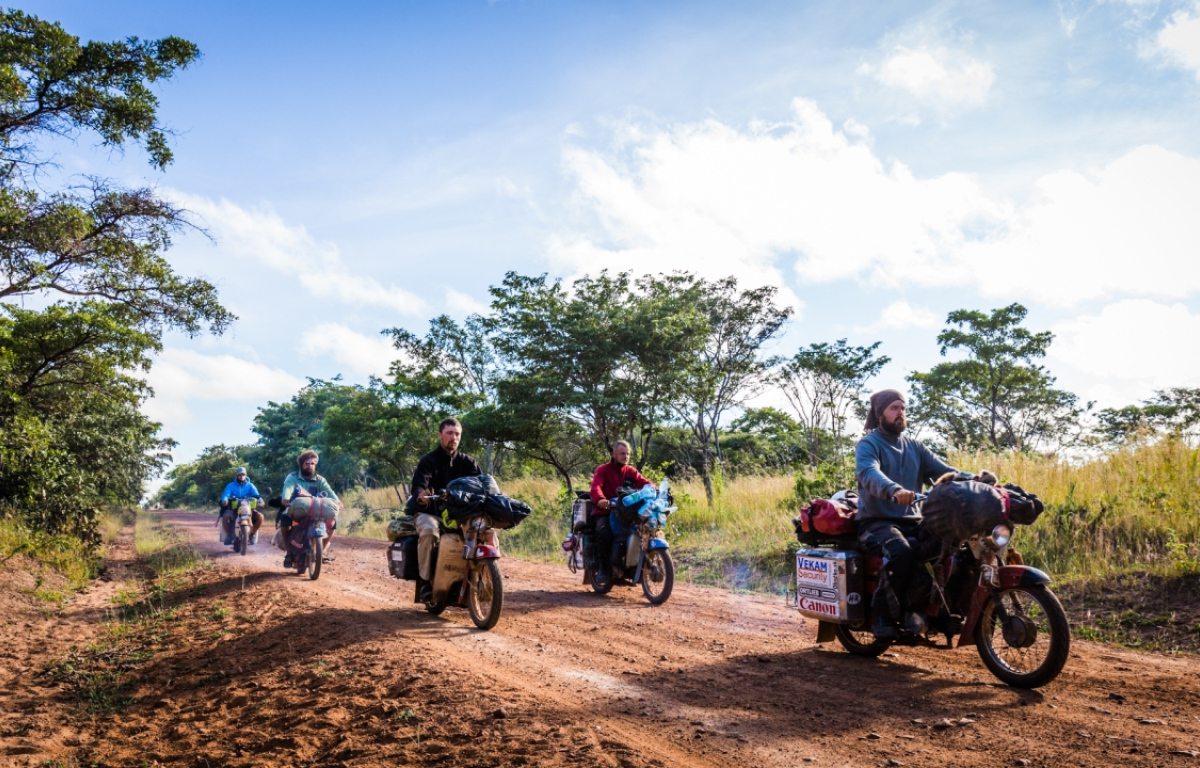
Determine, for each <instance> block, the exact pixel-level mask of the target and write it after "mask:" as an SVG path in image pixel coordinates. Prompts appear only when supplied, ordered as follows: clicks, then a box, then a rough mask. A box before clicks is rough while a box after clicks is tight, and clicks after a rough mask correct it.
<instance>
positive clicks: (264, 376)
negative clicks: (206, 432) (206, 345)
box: [142, 349, 304, 426]
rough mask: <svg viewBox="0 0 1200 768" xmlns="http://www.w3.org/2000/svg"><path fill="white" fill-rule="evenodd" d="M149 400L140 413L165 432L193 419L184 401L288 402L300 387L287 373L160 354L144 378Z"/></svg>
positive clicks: (227, 359) (214, 358)
mask: <svg viewBox="0 0 1200 768" xmlns="http://www.w3.org/2000/svg"><path fill="white" fill-rule="evenodd" d="M146 381H147V383H149V385H150V387H151V388H152V389H153V390H154V397H152V398H151V399H150V400H148V401H146V403H145V405H144V406H143V407H142V410H143V411H144V412H145V414H146V415H147V416H149V417H150V418H152V419H154V420H156V421H161V422H162V423H163V424H166V425H168V426H177V425H179V424H186V423H188V422H190V421H191V420H192V418H193V416H192V411H191V409H190V408H189V407H188V403H189V401H194V400H210V401H231V402H241V403H256V402H262V401H266V400H271V399H287V398H289V397H291V396H292V395H293V394H295V393H296V392H297V391H298V390H299V389H300V388H301V387H303V386H304V381H303V380H302V379H299V378H297V377H295V376H292V375H291V374H289V373H287V372H286V371H282V370H279V369H277V368H270V367H268V366H265V365H263V364H261V363H255V362H252V361H249V360H244V359H242V358H239V357H235V356H233V355H205V354H202V353H200V352H196V351H193V350H188V349H165V350H163V351H162V353H161V354H159V355H158V357H157V359H156V360H155V361H154V365H153V367H152V368H151V369H150V372H149V373H148V374H147V375H146Z"/></svg>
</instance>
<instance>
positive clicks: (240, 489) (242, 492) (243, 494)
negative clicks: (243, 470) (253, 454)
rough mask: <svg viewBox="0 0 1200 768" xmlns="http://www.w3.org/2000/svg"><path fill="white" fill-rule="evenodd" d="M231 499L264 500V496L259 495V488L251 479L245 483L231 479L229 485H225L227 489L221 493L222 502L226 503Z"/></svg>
mask: <svg viewBox="0 0 1200 768" xmlns="http://www.w3.org/2000/svg"><path fill="white" fill-rule="evenodd" d="M230 499H258V500H259V501H262V496H260V495H259V493H258V489H257V488H255V487H254V483H252V482H250V481H249V480H247V481H246V482H244V483H239V482H238V481H237V480H231V481H230V482H229V485H227V486H225V491H224V492H223V493H222V494H221V503H222V504H224V503H225V502H227V501H229V500H230Z"/></svg>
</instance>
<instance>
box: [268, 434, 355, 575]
mask: <svg viewBox="0 0 1200 768" xmlns="http://www.w3.org/2000/svg"><path fill="white" fill-rule="evenodd" d="M320 460H321V457H320V456H318V455H317V452H316V451H311V450H309V451H304V452H303V453H301V454H300V456H299V458H297V459H296V464H297V465H299V467H300V471H298V472H292V473H291V474H290V475H288V476H287V477H285V478H284V479H283V493H281V494H280V501H281V502H282V503H283V509H281V510H280V512H279V517H278V518H277V520H276V522H278V523H279V527H280V529H281V530H282V532H283V540H284V541H287V537H288V534H289V533H290V532H291V530H292V518H291V517H290V516H289V515H288V511H287V507H288V505H289V504H291V503H292V500H293V499H295V498H296V496H298V495H299V494H300V493H301V492H302V491H303V492H304V493H307V494H308V495H309V496H324V497H326V498H330V499H333V500H334V502H336V503H338V504H340V503H341V500H340V499H338V497H337V494H336V493H334V492H333V488H331V487H330V486H329V481H328V480H326V479H325V478H323V477H321V476H320V475H318V474H317V462H319V461H320ZM336 526H337V521H336V520H335V521H334V522H333V523H332V524H331V525H329V526H326V531H325V535H326V537H327V538H326V539H325V547H324V550H325V551H326V552H328V551H329V545H330V543H331V542H332V541H333V529H334V528H335V527H336ZM326 559H332V558H329V556H328V555H326ZM283 567H284V568H291V567H292V553H291V550H288V553H287V555H286V556H285V557H284V558H283Z"/></svg>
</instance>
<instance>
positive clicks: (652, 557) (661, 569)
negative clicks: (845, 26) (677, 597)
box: [642, 549, 675, 605]
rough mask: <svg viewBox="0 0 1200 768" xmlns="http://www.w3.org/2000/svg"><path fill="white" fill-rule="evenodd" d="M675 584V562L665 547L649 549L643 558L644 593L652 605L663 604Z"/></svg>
mask: <svg viewBox="0 0 1200 768" xmlns="http://www.w3.org/2000/svg"><path fill="white" fill-rule="evenodd" d="M674 586H675V564H674V563H673V562H671V553H670V552H668V551H667V550H665V549H648V550H646V557H645V559H644V560H642V594H644V595H645V596H646V599H647V600H649V601H650V605H662V604H663V603H665V602H667V598H668V597H670V596H671V588H672V587H674Z"/></svg>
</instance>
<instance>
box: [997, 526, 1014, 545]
mask: <svg viewBox="0 0 1200 768" xmlns="http://www.w3.org/2000/svg"><path fill="white" fill-rule="evenodd" d="M1010 539H1012V529H1011V528H1009V527H1008V526H1007V525H997V526H996V527H995V528H993V529H992V543H993V544H995V545H996V546H997V547H1007V546H1008V542H1009V540H1010Z"/></svg>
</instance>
